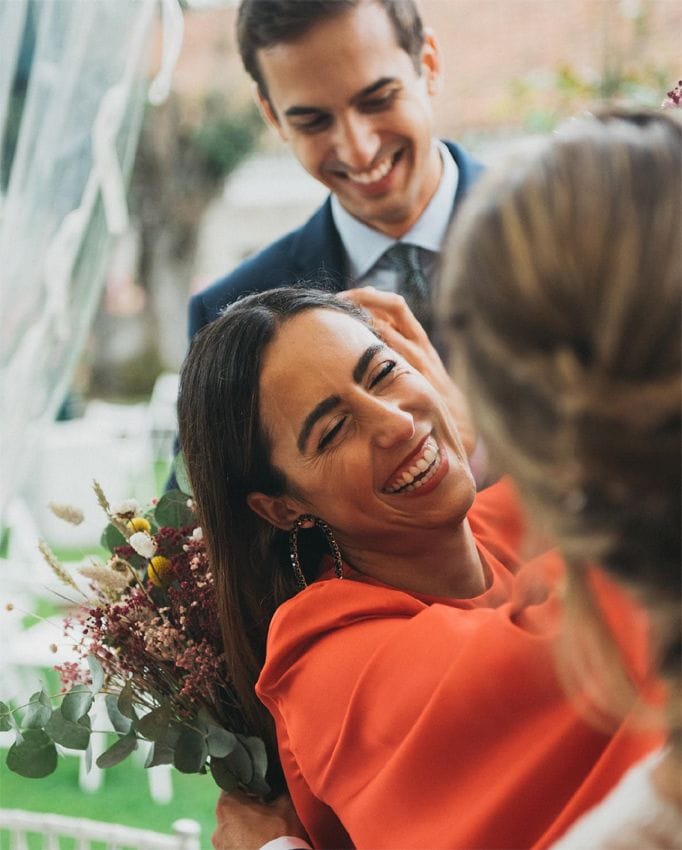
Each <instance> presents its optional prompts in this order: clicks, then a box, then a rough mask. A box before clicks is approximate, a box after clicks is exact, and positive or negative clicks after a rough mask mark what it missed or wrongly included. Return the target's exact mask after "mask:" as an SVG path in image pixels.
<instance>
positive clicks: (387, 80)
mask: <svg viewBox="0 0 682 850" xmlns="http://www.w3.org/2000/svg"><path fill="white" fill-rule="evenodd" d="M394 82H395V77H380V78H379V79H378V80H377V81H376V82H374V83H371V84H370V85H368V86H366V87H365V88H364V89H361V90H360V91H359V92H358V93H357V94H354V95H353V97H352V98H351V103H354V104H355V103H357V102H358V101H360V100H364V98H366V97H370V96H371V95H373V94H374V93H375V92H377V91H379V90H380V89H383V88H384V86H387V85H390V84H391V83H394ZM326 112H327V110H326V109H323V108H322V107H321V106H290V107H289V108H288V109H286V110H285V111H284V114H285V115H286V117H287V118H297V117H304V116H307V115H318V114H319V115H323V114H326Z"/></svg>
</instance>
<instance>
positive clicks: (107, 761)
mask: <svg viewBox="0 0 682 850" xmlns="http://www.w3.org/2000/svg"><path fill="white" fill-rule="evenodd" d="M136 749H137V737H136V736H135V732H134V731H133V730H132V729H131V730H130V732H128V734H127V735H124V736H123V737H122V738H119V739H118V741H116V743H115V744H112V745H111V746H110V747H109V749H108V750H105V751H104V752H103V753H102V755H101V756H99V758H98V759H97V761H96V762H95V764H96V765H97V767H101V768H102V769H105V768H107V767H113V766H114V765H116V764H119V763H120V762H122V761H123V759H126V758H128V756H129V755H130V754H131V753H132V752H133V750H136Z"/></svg>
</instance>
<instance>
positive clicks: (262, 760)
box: [242, 736, 268, 779]
mask: <svg viewBox="0 0 682 850" xmlns="http://www.w3.org/2000/svg"><path fill="white" fill-rule="evenodd" d="M242 743H243V744H244V746H245V747H246V749H247V750H248V751H249V755H250V756H251V761H252V762H253V771H254V774H255V776H256V777H260V778H261V779H265V774H266V773H267V770H268V755H267V752H266V751H265V744H264V743H263V741H262V740H261V739H260V738H256V737H255V736H254V737H251V738H245V739H243V740H242Z"/></svg>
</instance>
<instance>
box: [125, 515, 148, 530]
mask: <svg viewBox="0 0 682 850" xmlns="http://www.w3.org/2000/svg"><path fill="white" fill-rule="evenodd" d="M128 528H129V529H130V530H131V531H144V532H146V533H147V534H149V532H150V531H151V530H152V527H151V525H150V524H149V520H147V519H145V518H144V517H143V516H136V517H133V519H131V520H130V521H129V522H128Z"/></svg>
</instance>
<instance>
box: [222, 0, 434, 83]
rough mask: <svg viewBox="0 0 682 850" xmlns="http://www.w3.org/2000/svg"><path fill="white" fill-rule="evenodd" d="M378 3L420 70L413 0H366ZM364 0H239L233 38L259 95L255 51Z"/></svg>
mask: <svg viewBox="0 0 682 850" xmlns="http://www.w3.org/2000/svg"><path fill="white" fill-rule="evenodd" d="M370 1H371V2H374V3H378V4H379V5H380V6H381V7H382V8H383V9H385V10H386V14H387V15H388V18H389V20H390V22H391V24H392V25H393V30H394V32H395V36H396V40H397V42H398V45H399V47H401V48H402V49H403V50H404V51H405V52H406V53H407V54H408V55H409V56H410V58H411V59H412V62H413V63H414V67H415V69H416V71H417V73H421V51H422V47H423V46H424V27H423V24H422V20H421V17H420V15H419V12H418V11H417V7H416V6H415V4H414V0H370ZM363 2H368V0H242V3H241V6H240V7H239V14H238V17H237V42H238V44H239V53H240V54H241V57H242V62H243V63H244V67H245V68H246V70H247V71H248V73H249V74H250V75H251V77H252V78H253V79H254V80H255V82H256V84H257V86H258V91H259V93H260V95H261V96H262V97H264V98H267V97H268V90H267V86H266V84H265V80H264V79H263V74H262V72H261V69H260V65H259V63H258V51H259V50H261V49H262V48H264V47H272V46H273V45H275V44H281V43H282V42H287V41H295V40H296V39H297V38H299V37H300V36H302V35H304V33H306V32H307V31H308V30H309V29H311V28H312V27H313V26H314V25H315V24H316V23H318V22H319V21H324V20H327V19H329V18H333V17H336V16H337V15H341V14H342V13H343V12H346V11H348V10H349V9H354V8H355V7H356V6H359V5H360V3H363Z"/></svg>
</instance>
